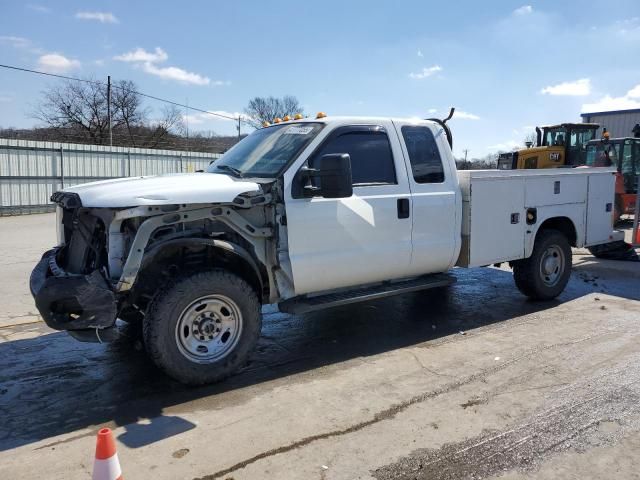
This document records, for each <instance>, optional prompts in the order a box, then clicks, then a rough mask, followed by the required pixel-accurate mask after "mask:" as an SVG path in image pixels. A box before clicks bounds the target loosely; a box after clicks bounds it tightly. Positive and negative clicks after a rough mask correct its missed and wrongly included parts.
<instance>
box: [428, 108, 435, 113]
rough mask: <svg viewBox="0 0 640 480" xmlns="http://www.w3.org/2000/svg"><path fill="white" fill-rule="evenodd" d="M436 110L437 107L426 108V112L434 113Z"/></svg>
mask: <svg viewBox="0 0 640 480" xmlns="http://www.w3.org/2000/svg"><path fill="white" fill-rule="evenodd" d="M437 111H438V109H437V108H430V109H429V110H427V112H429V113H436V112H437Z"/></svg>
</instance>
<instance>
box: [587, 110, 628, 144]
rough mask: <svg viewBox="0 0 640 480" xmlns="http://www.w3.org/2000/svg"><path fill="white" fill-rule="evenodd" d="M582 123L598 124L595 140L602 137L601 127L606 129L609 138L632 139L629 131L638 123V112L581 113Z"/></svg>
mask: <svg viewBox="0 0 640 480" xmlns="http://www.w3.org/2000/svg"><path fill="white" fill-rule="evenodd" d="M582 121H583V122H586V123H598V124H600V128H599V129H598V132H597V137H596V138H600V136H601V135H602V127H606V128H607V131H608V132H609V135H610V136H611V138H619V137H633V133H631V130H632V129H633V127H634V125H635V124H636V123H640V110H630V111H628V112H625V111H621V112H599V113H583V114H582Z"/></svg>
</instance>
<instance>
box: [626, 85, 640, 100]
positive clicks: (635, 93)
mask: <svg viewBox="0 0 640 480" xmlns="http://www.w3.org/2000/svg"><path fill="white" fill-rule="evenodd" d="M627 97H630V98H640V84H638V85H636V86H635V87H633V88H632V89H631V90H629V91H628V92H627Z"/></svg>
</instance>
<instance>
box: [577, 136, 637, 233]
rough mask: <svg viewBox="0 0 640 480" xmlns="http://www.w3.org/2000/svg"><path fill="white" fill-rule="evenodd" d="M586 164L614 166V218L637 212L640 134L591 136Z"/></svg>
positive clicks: (616, 219) (617, 218) (591, 165)
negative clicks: (613, 136)
mask: <svg viewBox="0 0 640 480" xmlns="http://www.w3.org/2000/svg"><path fill="white" fill-rule="evenodd" d="M585 165H587V166H589V167H615V168H616V170H617V173H616V188H615V204H614V220H615V221H618V220H620V217H621V216H622V215H635V213H636V212H635V205H636V196H637V195H638V178H639V176H640V138H636V137H624V138H611V139H602V140H592V141H590V142H588V143H587V155H586V160H585Z"/></svg>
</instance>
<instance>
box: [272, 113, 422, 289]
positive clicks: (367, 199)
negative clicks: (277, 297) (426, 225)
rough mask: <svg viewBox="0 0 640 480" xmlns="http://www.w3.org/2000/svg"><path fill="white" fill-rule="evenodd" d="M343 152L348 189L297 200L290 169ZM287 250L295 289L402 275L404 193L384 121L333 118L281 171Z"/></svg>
mask: <svg viewBox="0 0 640 480" xmlns="http://www.w3.org/2000/svg"><path fill="white" fill-rule="evenodd" d="M329 153H348V154H349V155H350V158H351V169H352V176H353V195H352V196H351V197H349V198H338V199H334V198H323V197H320V196H315V197H311V198H301V196H300V195H299V194H297V190H298V188H292V186H293V184H294V182H296V181H298V177H297V175H296V174H297V173H298V172H299V171H300V169H301V168H303V167H304V166H308V167H311V168H313V167H314V166H317V162H319V159H320V157H321V156H322V155H325V154H329ZM284 183H285V208H286V216H287V231H288V250H289V259H290V262H291V270H292V274H293V281H294V289H295V293H296V295H300V294H305V293H312V292H321V291H326V290H332V289H336V288H342V287H350V286H357V285H364V284H367V283H374V282H380V281H383V280H390V279H394V278H401V277H406V276H408V274H407V272H408V269H409V265H410V262H411V229H412V224H411V217H410V215H409V213H410V210H409V205H410V191H409V185H408V179H407V172H406V167H405V162H404V156H403V152H402V148H401V145H400V142H399V140H398V137H397V135H396V133H395V129H394V126H393V123H392V122H391V121H390V120H371V119H367V120H366V121H362V122H360V121H358V120H351V121H349V120H348V119H345V120H339V121H338V120H336V121H333V122H330V123H329V124H328V125H327V127H325V129H324V131H323V132H321V134H320V135H319V136H318V138H316V139H315V140H314V142H313V143H312V144H311V145H309V147H308V148H307V149H306V150H305V151H304V152H303V153H302V155H300V157H299V158H298V159H297V160H296V161H295V162H294V164H293V165H292V167H291V168H289V169H288V170H287V172H285V176H284Z"/></svg>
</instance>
